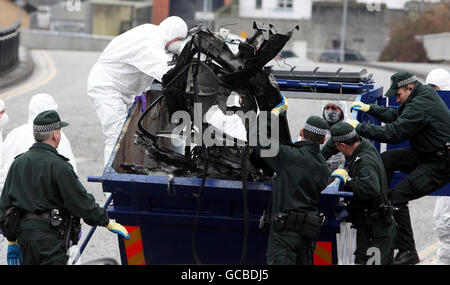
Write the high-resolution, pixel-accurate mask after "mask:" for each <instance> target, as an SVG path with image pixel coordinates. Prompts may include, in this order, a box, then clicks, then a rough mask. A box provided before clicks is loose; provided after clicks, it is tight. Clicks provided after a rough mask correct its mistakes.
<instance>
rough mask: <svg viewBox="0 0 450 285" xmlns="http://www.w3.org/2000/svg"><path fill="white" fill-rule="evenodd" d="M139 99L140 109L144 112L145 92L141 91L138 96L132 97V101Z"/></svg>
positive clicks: (145, 105)
mask: <svg viewBox="0 0 450 285" xmlns="http://www.w3.org/2000/svg"><path fill="white" fill-rule="evenodd" d="M139 101H141V111H142V112H145V110H146V109H147V97H146V96H145V92H143V93H142V94H141V95H140V96H136V97H135V98H134V102H139Z"/></svg>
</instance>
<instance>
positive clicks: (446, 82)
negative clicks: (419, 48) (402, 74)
mask: <svg viewBox="0 0 450 285" xmlns="http://www.w3.org/2000/svg"><path fill="white" fill-rule="evenodd" d="M425 84H433V85H436V86H438V87H439V88H440V89H441V90H450V73H449V72H448V71H447V70H445V69H443V68H436V69H433V70H432V71H430V72H429V73H428V75H427V78H426V80H425Z"/></svg>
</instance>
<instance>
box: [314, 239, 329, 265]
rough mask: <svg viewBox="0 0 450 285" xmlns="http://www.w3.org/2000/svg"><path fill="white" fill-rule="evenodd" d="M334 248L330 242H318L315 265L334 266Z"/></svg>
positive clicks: (315, 251)
mask: <svg viewBox="0 0 450 285" xmlns="http://www.w3.org/2000/svg"><path fill="white" fill-rule="evenodd" d="M332 251H333V247H332V244H331V242H330V241H318V242H317V243H316V249H315V250H314V255H313V263H314V265H332V264H333V254H332Z"/></svg>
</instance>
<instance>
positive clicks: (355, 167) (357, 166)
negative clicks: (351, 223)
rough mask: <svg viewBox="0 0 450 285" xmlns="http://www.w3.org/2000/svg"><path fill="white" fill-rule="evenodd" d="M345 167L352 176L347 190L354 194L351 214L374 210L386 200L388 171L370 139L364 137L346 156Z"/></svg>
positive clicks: (346, 187) (346, 186)
mask: <svg viewBox="0 0 450 285" xmlns="http://www.w3.org/2000/svg"><path fill="white" fill-rule="evenodd" d="M345 168H346V169H348V175H349V177H350V178H351V180H349V181H347V184H346V185H345V190H346V191H350V192H353V194H354V195H353V198H352V201H351V207H350V209H351V212H350V214H358V213H359V212H360V211H363V210H364V209H369V210H374V209H376V208H377V207H378V206H380V205H381V204H382V203H383V202H384V199H383V197H384V198H386V197H387V193H388V189H389V188H388V184H387V178H386V172H385V170H384V166H383V161H382V160H381V157H380V154H379V153H378V151H377V149H376V148H375V146H374V145H373V144H372V143H371V142H370V141H368V140H366V139H364V138H362V140H361V144H360V145H359V146H358V147H357V148H356V149H355V151H354V152H353V153H352V155H351V156H350V157H347V158H346V162H345Z"/></svg>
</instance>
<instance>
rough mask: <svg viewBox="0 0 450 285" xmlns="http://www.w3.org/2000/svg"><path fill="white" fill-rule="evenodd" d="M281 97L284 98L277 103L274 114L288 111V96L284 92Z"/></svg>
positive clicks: (277, 114) (273, 110)
mask: <svg viewBox="0 0 450 285" xmlns="http://www.w3.org/2000/svg"><path fill="white" fill-rule="evenodd" d="M281 98H282V100H281V102H280V104H278V105H276V106H275V108H273V109H272V114H274V115H275V116H279V115H280V114H282V113H284V112H286V111H287V109H288V108H289V106H288V101H287V99H286V97H285V96H284V95H283V94H281Z"/></svg>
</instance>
